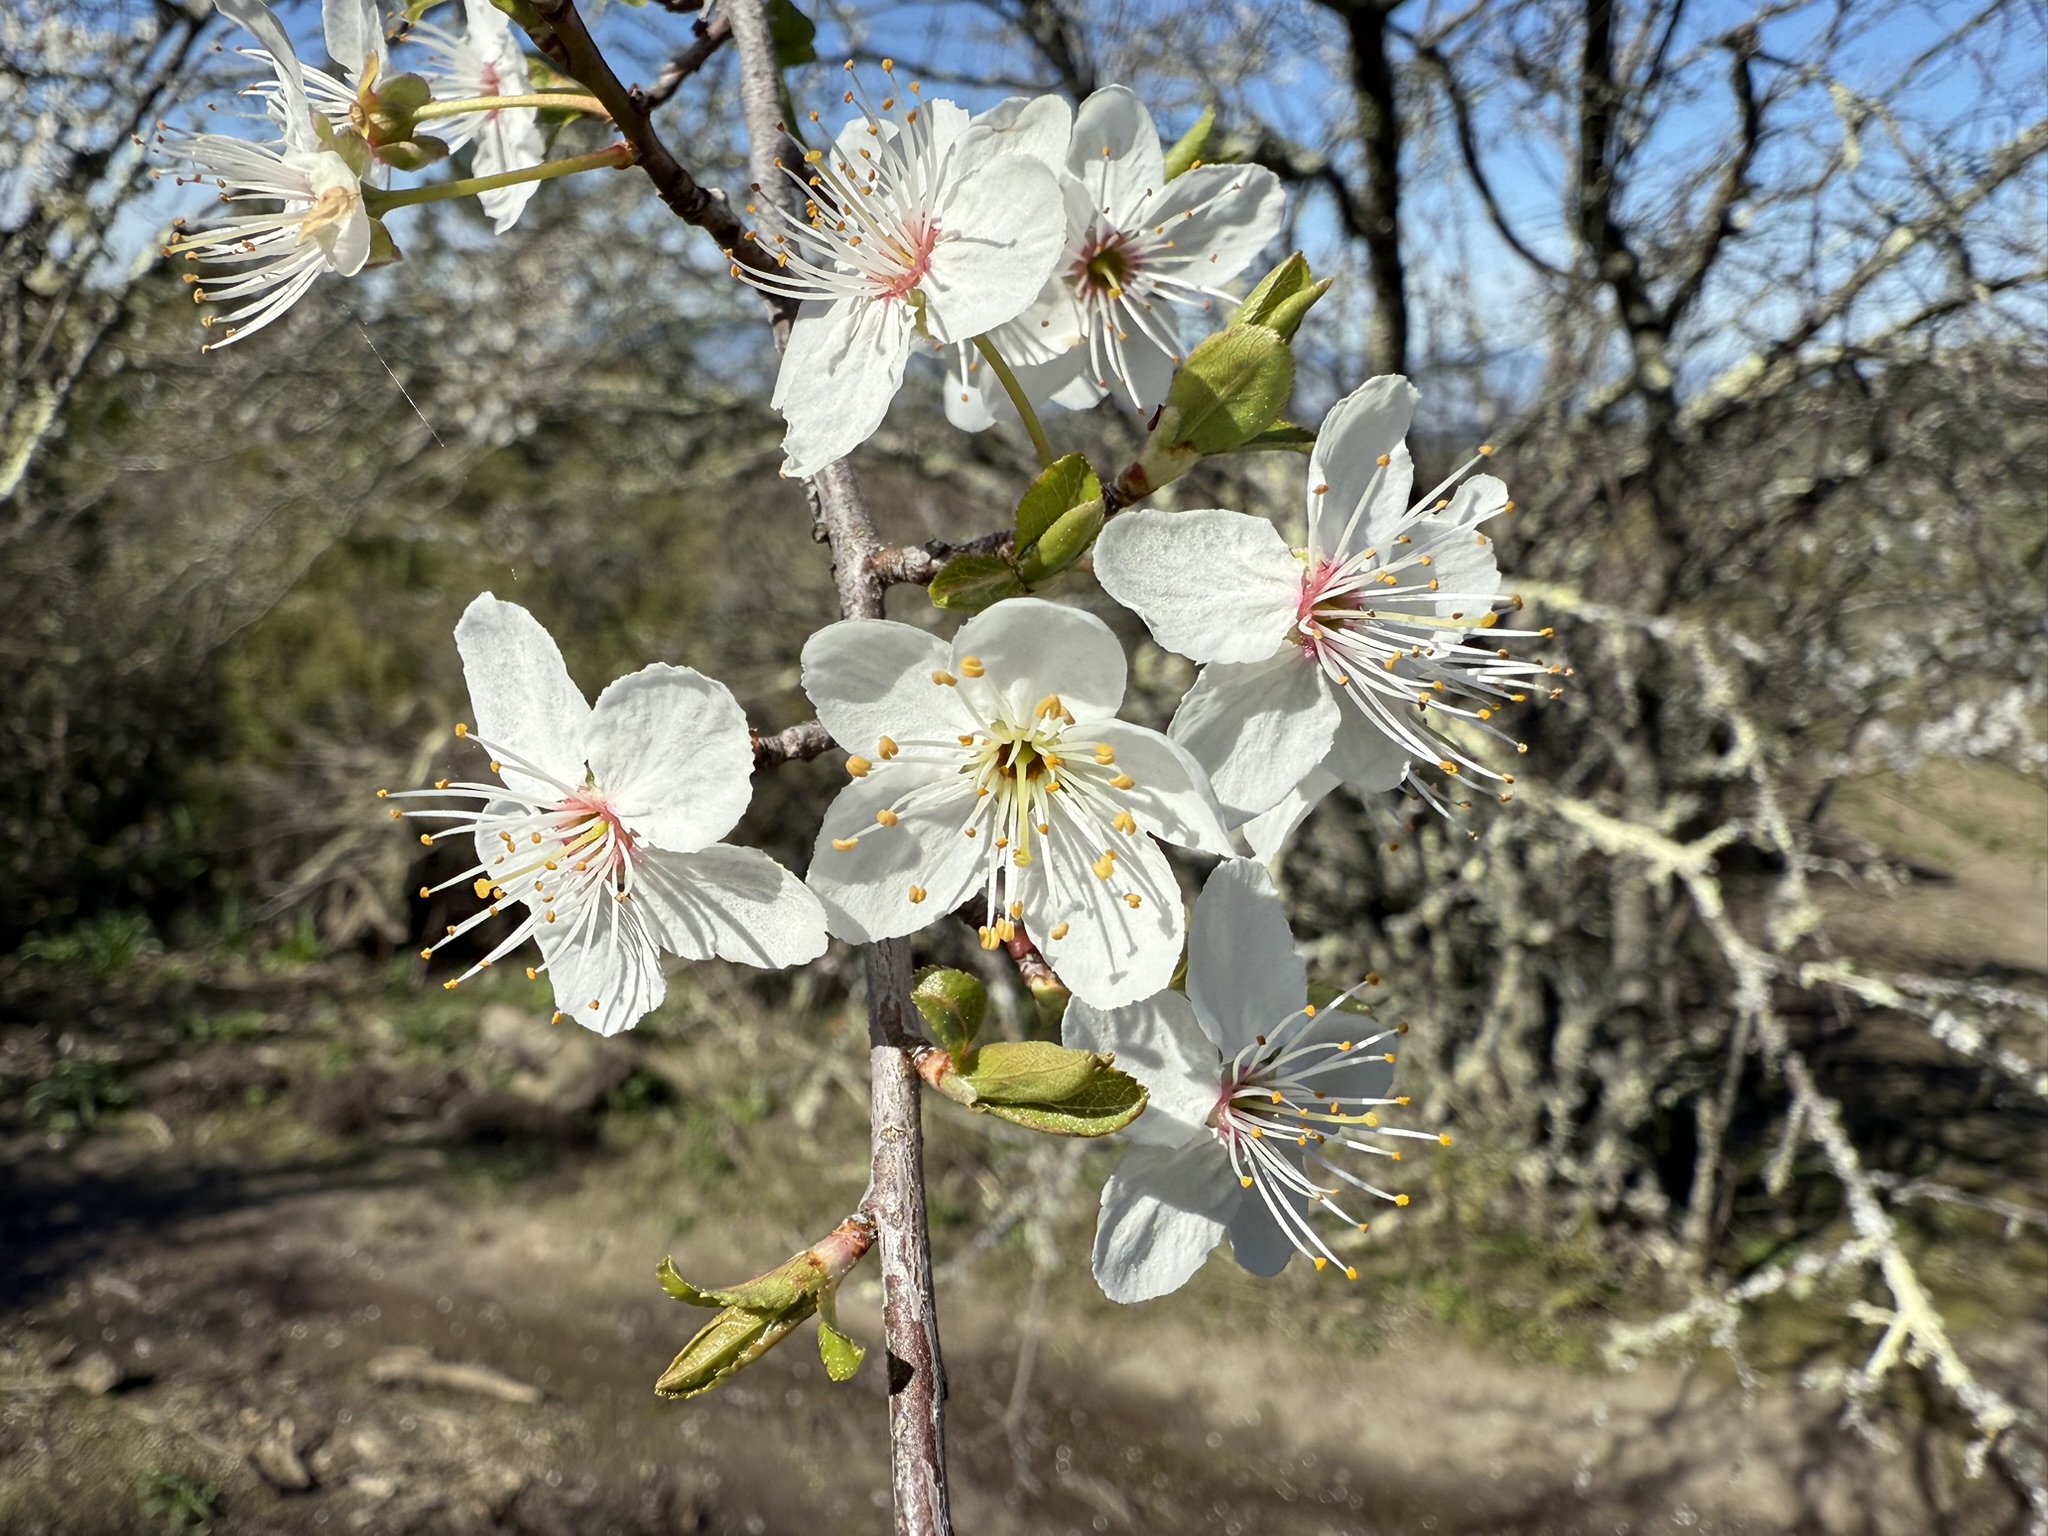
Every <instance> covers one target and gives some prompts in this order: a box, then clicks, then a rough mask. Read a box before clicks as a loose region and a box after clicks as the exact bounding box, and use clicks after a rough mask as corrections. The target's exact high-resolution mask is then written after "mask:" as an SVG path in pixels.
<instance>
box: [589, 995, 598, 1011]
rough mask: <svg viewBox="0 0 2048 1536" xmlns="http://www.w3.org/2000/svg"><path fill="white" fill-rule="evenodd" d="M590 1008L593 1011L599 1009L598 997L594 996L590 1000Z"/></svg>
mask: <svg viewBox="0 0 2048 1536" xmlns="http://www.w3.org/2000/svg"><path fill="white" fill-rule="evenodd" d="M590 1009H591V1012H593V1013H595V1012H596V1011H597V999H596V998H594V997H593V998H592V999H591V1000H590Z"/></svg>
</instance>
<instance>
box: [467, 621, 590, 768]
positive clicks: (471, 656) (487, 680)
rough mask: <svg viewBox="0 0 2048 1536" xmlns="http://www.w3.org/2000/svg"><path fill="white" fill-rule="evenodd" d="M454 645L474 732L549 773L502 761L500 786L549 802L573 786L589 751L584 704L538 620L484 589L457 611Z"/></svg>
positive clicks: (560, 654) (587, 708)
mask: <svg viewBox="0 0 2048 1536" xmlns="http://www.w3.org/2000/svg"><path fill="white" fill-rule="evenodd" d="M455 648H456V650H457V651H458V652H460V653H461V656H462V675H463V677H464V678H465V679H467V681H468V683H469V702H470V708H471V709H473V710H474V711H475V712H476V730H477V734H478V735H479V736H481V737H482V738H483V739H484V740H485V741H486V742H488V743H490V745H491V746H493V747H496V748H499V749H501V750H503V751H506V752H510V753H512V754H514V755H515V756H517V757H520V758H522V759H524V760H525V761H526V762H527V763H529V764H531V765H532V766H533V767H534V768H535V769H538V770H539V771H540V773H543V774H546V775H548V777H547V778H538V777H536V776H535V775H534V774H531V773H526V772H522V771H521V770H519V769H517V768H515V767H513V766H512V765H511V764H510V763H507V764H505V765H504V767H503V768H502V769H501V770H500V774H499V776H500V777H501V778H503V779H504V781H505V784H506V787H507V788H509V789H510V790H511V791H512V792H513V793H514V794H516V795H520V796H522V797H524V798H526V799H529V800H548V801H552V800H557V799H559V798H561V793H562V790H563V789H564V788H569V789H574V788H576V787H578V786H580V785H581V784H582V783H583V781H584V762H585V759H586V757H587V756H588V754H589V750H590V723H591V716H590V705H589V704H588V703H587V702H585V700H584V697H583V695H582V693H581V692H580V691H579V690H578V689H577V687H576V685H575V684H574V683H573V682H571V681H570V680H569V669H568V667H567V665H566V664H564V662H563V661H562V653H561V651H560V650H559V649H558V648H557V647H556V645H555V641H554V637H553V636H552V635H550V634H549V633H548V632H547V631H546V630H545V629H543V628H542V627H541V623H540V620H538V619H536V618H535V617H534V616H533V615H532V614H530V613H528V612H527V611H526V610H525V609H524V608H522V607H520V606H519V605H518V604H517V603H505V602H500V601H499V600H498V599H497V598H495V597H493V596H492V595H491V594H490V593H488V592H486V593H484V594H483V595H482V596H480V597H479V598H477V600H476V601H475V602H473V603H471V604H470V605H469V607H468V608H466V609H464V610H463V614H462V618H461V620H460V621H459V622H458V623H457V624H456V626H455Z"/></svg>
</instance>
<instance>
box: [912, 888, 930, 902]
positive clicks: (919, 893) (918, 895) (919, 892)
mask: <svg viewBox="0 0 2048 1536" xmlns="http://www.w3.org/2000/svg"><path fill="white" fill-rule="evenodd" d="M927 894H928V893H927V892H926V890H925V888H924V887H923V886H921V885H913V886H912V887H911V888H910V901H911V905H912V906H915V905H916V904H917V903H918V902H920V901H923V900H924V899H925V896H926V895H927Z"/></svg>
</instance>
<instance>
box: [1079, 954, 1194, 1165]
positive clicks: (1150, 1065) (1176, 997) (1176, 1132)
mask: <svg viewBox="0 0 2048 1536" xmlns="http://www.w3.org/2000/svg"><path fill="white" fill-rule="evenodd" d="M1060 1040H1061V1042H1062V1043H1063V1044H1066V1045H1069V1046H1072V1047H1074V1048H1075V1049H1077V1050H1083V1051H1096V1052H1099V1053H1103V1054H1109V1055H1114V1056H1115V1057H1116V1064H1117V1066H1118V1067H1120V1068H1122V1069H1123V1070H1124V1071H1126V1072H1128V1073H1130V1074H1131V1076H1133V1077H1135V1078H1136V1079H1137V1080H1138V1081H1139V1082H1140V1083H1142V1084H1144V1086H1145V1091H1146V1093H1147V1094H1148V1095H1150V1098H1149V1101H1148V1102H1147V1104H1146V1106H1145V1112H1144V1113H1143V1114H1141V1115H1139V1116H1138V1118H1137V1119H1136V1120H1134V1121H1132V1122H1131V1126H1130V1131H1129V1135H1130V1138H1131V1140H1132V1141H1134V1142H1136V1143H1138V1144H1139V1145H1140V1146H1167V1147H1177V1146H1180V1145H1182V1144H1184V1143H1186V1142H1188V1141H1190V1140H1193V1139H1194V1138H1195V1137H1198V1136H1199V1137H1205V1138H1207V1137H1210V1135H1211V1133H1210V1131H1209V1129H1208V1127H1207V1126H1206V1125H1204V1124H1203V1121H1204V1120H1206V1119H1207V1118H1208V1115H1209V1112H1210V1111H1211V1110H1212V1109H1214V1108H1215V1107H1216V1100H1217V1097H1218V1095H1219V1093H1220V1092H1221V1089H1222V1075H1221V1067H1220V1064H1219V1063H1218V1061H1217V1059H1216V1051H1215V1048H1214V1047H1213V1046H1212V1045H1211V1044H1210V1043H1209V1041H1208V1038H1207V1037H1206V1036H1204V1035H1203V1033H1202V1028H1201V1026H1200V1025H1199V1024H1198V1023H1196V1022H1195V1014H1194V1010H1193V1009H1192V1008H1191V1007H1190V1006H1189V1005H1188V1000H1187V999H1186V998H1185V997H1182V996H1181V995H1180V993H1178V992H1174V991H1171V990H1168V991H1164V992H1155V993H1153V994H1152V996H1150V997H1146V998H1141V999H1139V1000H1138V1001H1137V1002H1135V1003H1126V1004H1125V1005H1124V1006H1123V1007H1121V1008H1112V1009H1109V1010H1108V1011H1106V1012H1105V1011H1103V1010H1101V1009H1098V1008H1095V1007H1092V1006H1090V1005H1089V1004H1088V1003H1085V1002H1083V1001H1082V1000H1081V999H1080V998H1078V997H1077V998H1075V999H1074V1000H1073V1001H1072V1002H1070V1003H1068V1004H1067V1013H1066V1017H1065V1018H1064V1019H1063V1020H1062V1021H1061V1023H1060Z"/></svg>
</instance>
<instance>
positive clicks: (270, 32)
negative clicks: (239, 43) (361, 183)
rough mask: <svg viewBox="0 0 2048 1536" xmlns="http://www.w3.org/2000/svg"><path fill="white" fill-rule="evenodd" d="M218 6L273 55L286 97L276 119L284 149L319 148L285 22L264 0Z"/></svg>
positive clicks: (224, 1) (223, 1) (221, 1)
mask: <svg viewBox="0 0 2048 1536" xmlns="http://www.w3.org/2000/svg"><path fill="white" fill-rule="evenodd" d="M215 4H216V6H217V8H218V9H219V11H220V13H221V15H223V16H225V17H227V19H228V20H229V21H232V22H234V23H235V24H236V25H237V26H240V27H242V28H244V29H245V30H247V31H249V32H252V33H254V34H255V36H256V40H257V41H258V42H260V43H261V44H262V45H263V51H264V52H265V53H267V54H269V55H270V67H271V68H272V69H274V70H276V71H277V80H278V85H279V87H280V89H281V90H282V91H283V94H284V100H283V103H282V105H281V107H280V109H279V111H278V113H277V117H278V119H279V123H280V126H281V128H282V129H283V132H284V142H285V147H286V148H287V149H288V150H310V149H317V148H318V147H319V140H318V139H317V138H316V137H315V136H314V134H313V109H312V106H311V104H310V102H309V101H308V100H307V97H306V79H305V75H304V73H303V71H302V70H301V67H300V65H299V56H298V53H297V52H296V51H295V50H294V49H293V48H292V40H291V36H290V34H289V33H287V32H286V31H285V29H284V25H283V23H282V22H280V21H279V20H278V19H277V17H276V15H275V14H274V13H273V12H272V11H271V9H270V7H269V6H267V5H264V4H263V3H262V0H215Z"/></svg>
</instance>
